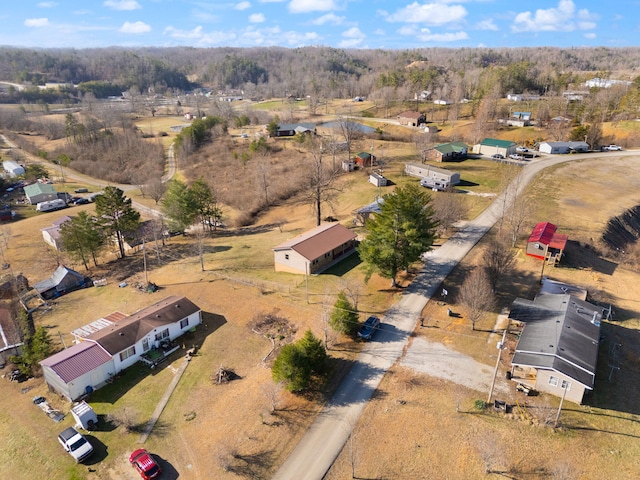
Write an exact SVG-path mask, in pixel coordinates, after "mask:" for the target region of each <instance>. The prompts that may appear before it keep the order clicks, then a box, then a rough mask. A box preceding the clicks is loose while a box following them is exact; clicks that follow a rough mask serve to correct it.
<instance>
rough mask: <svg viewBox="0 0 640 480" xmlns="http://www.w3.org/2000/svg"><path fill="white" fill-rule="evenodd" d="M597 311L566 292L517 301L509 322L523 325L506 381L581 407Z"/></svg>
mask: <svg viewBox="0 0 640 480" xmlns="http://www.w3.org/2000/svg"><path fill="white" fill-rule="evenodd" d="M602 317H603V310H602V308H601V307H597V306H595V305H592V304H591V303H589V302H586V301H584V300H581V299H579V298H577V297H574V296H572V295H570V294H568V293H567V294H561V295H553V294H549V295H538V296H536V298H535V299H534V300H533V301H531V300H525V299H522V298H517V299H516V300H515V301H514V302H513V304H512V305H511V312H510V313H509V319H511V320H515V321H517V322H522V323H523V324H524V328H523V330H522V333H521V335H520V339H519V341H518V345H517V346H516V350H515V354H514V356H513V359H512V360H511V364H512V367H511V372H510V373H511V380H513V381H515V382H518V383H521V384H524V385H527V386H528V387H530V388H533V389H535V390H537V391H540V392H547V393H550V394H552V395H556V396H558V397H564V398H565V399H566V400H569V401H571V402H575V403H578V404H579V403H582V400H583V398H584V394H585V392H587V391H589V390H593V386H594V381H595V375H596V363H597V359H598V344H599V341H600V321H601V320H602Z"/></svg>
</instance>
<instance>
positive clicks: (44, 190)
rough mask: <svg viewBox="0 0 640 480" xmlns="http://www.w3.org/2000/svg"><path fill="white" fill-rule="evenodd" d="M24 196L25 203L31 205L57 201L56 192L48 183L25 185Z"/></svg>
mask: <svg viewBox="0 0 640 480" xmlns="http://www.w3.org/2000/svg"><path fill="white" fill-rule="evenodd" d="M24 195H25V197H27V202H28V203H29V204H31V205H36V204H38V203H41V202H48V201H50V200H57V199H58V192H56V189H55V188H53V185H50V184H48V183H34V184H32V185H27V186H25V187H24Z"/></svg>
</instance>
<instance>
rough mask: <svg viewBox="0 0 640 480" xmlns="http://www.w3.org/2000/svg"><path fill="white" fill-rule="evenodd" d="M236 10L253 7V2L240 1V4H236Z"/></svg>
mask: <svg viewBox="0 0 640 480" xmlns="http://www.w3.org/2000/svg"><path fill="white" fill-rule="evenodd" d="M233 8H235V9H236V10H246V9H247V8H251V3H249V2H240V3H238V4H236V6H235V7H233Z"/></svg>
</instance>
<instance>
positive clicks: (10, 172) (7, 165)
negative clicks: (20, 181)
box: [2, 160, 24, 178]
mask: <svg viewBox="0 0 640 480" xmlns="http://www.w3.org/2000/svg"><path fill="white" fill-rule="evenodd" d="M2 168H3V169H4V171H5V173H6V174H7V176H8V177H10V178H13V177H17V176H18V175H24V167H23V166H22V165H18V164H17V163H16V162H14V161H12V160H6V161H4V162H2Z"/></svg>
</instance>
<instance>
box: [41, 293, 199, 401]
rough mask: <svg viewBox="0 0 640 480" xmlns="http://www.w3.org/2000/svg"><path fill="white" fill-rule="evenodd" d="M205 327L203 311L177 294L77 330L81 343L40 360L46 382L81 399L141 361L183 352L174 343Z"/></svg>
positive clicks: (150, 361)
mask: <svg viewBox="0 0 640 480" xmlns="http://www.w3.org/2000/svg"><path fill="white" fill-rule="evenodd" d="M200 323H202V312H201V310H200V308H199V307H198V306H196V305H195V304H194V303H193V302H191V300H189V299H188V298H186V297H179V296H175V295H174V296H171V297H167V298H165V299H164V300H160V301H159V302H157V303H155V304H153V305H151V306H149V307H147V308H144V309H142V310H140V311H138V312H136V313H134V314H132V315H129V316H126V315H124V314H122V313H119V312H115V313H113V314H111V315H107V316H106V317H104V318H102V319H100V320H98V321H95V322H92V323H91V324H90V325H88V326H87V327H83V328H82V329H78V330H76V331H74V336H75V338H76V340H79V342H80V343H78V344H76V345H74V346H72V347H70V348H68V349H66V350H63V351H61V352H59V353H56V354H55V355H52V356H51V357H49V358H46V359H45V360H43V361H42V362H40V365H41V366H42V372H43V375H44V379H45V381H46V382H47V384H48V385H49V388H50V389H51V390H55V391H57V392H59V393H60V394H62V395H64V396H65V397H67V398H69V399H70V400H75V399H77V398H79V396H81V395H83V394H84V393H85V392H87V391H90V390H95V389H97V388H100V387H102V386H103V385H104V384H105V383H106V382H107V381H108V380H109V379H110V378H111V376H113V375H115V374H117V373H118V372H121V371H122V370H124V369H125V368H128V367H130V366H131V365H133V364H134V363H136V362H138V361H143V362H145V363H147V364H149V365H151V366H152V367H153V366H155V365H156V364H157V363H159V361H161V360H162V359H164V357H166V356H167V355H169V354H170V353H171V352H173V351H174V350H176V349H177V348H179V347H178V346H177V345H175V344H172V342H173V340H175V339H176V338H178V337H180V336H182V335H184V333H186V332H187V331H189V330H191V329H192V328H194V327H195V326H196V325H199V324H200Z"/></svg>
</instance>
